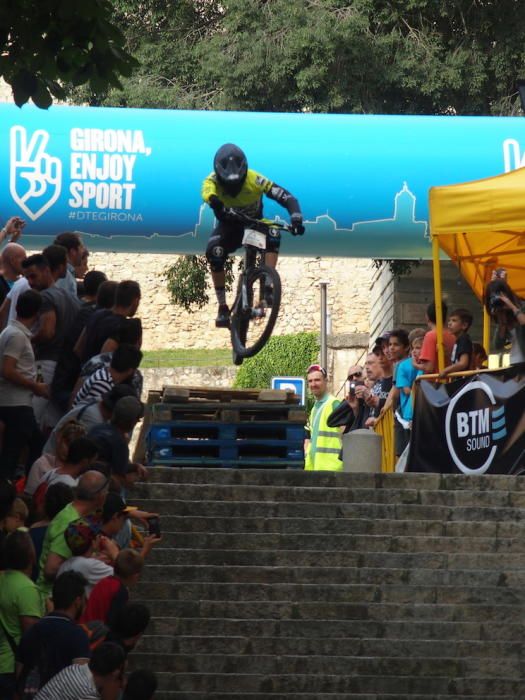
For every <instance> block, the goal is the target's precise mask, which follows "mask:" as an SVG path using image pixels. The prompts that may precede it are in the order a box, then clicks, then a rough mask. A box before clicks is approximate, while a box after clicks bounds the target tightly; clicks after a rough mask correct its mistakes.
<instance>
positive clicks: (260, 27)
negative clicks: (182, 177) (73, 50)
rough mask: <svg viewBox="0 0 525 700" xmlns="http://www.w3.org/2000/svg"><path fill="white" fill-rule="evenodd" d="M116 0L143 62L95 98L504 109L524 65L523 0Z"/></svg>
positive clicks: (406, 109) (145, 103)
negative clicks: (119, 85) (128, 76)
mask: <svg viewBox="0 0 525 700" xmlns="http://www.w3.org/2000/svg"><path fill="white" fill-rule="evenodd" d="M26 1H27V0H26ZM114 5H115V10H116V20H115V21H117V22H118V24H119V26H120V27H121V29H122V30H123V32H124V33H125V35H126V37H127V41H128V48H129V50H130V51H132V52H133V54H134V55H135V56H136V57H137V58H138V60H139V63H140V67H139V68H138V69H137V71H136V72H135V74H134V76H133V77H132V78H131V79H126V80H125V81H124V90H123V91H118V90H113V89H111V90H108V91H106V92H98V93H97V94H96V95H93V94H92V95H91V96H90V98H91V99H92V101H94V102H95V103H97V104H108V105H109V104H111V105H122V106H134V107H177V108H199V109H241V110H262V111H281V110H282V111H314V112H316V111H317V112H318V111H323V112H349V113H394V114H403V113H411V114H507V113H509V112H511V111H512V110H513V109H515V107H516V94H515V89H514V84H515V79H516V77H517V76H518V74H519V72H520V71H523V69H524V68H525V41H524V39H525V3H523V2H521V0H353V1H352V2H349V1H346V2H345V1H343V0H271V1H269V0H222V2H216V0H179V1H178V2H173V0H114ZM82 98H83V99H84V98H85V93H84V94H83V95H82Z"/></svg>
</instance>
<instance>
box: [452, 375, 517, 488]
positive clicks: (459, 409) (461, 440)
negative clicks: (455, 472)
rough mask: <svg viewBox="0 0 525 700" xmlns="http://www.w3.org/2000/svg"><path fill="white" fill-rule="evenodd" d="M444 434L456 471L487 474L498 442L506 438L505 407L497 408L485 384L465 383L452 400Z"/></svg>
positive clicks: (476, 382)
mask: <svg viewBox="0 0 525 700" xmlns="http://www.w3.org/2000/svg"><path fill="white" fill-rule="evenodd" d="M445 432H446V436H447V445H448V449H449V451H450V455H451V456H452V459H453V460H454V463H455V464H456V466H457V468H458V469H459V470H460V471H462V472H463V473H464V474H484V473H485V472H486V471H487V470H488V469H489V467H490V465H491V464H492V462H493V460H494V457H495V455H496V452H497V451H498V442H499V441H501V440H503V439H504V438H505V437H506V435H507V429H506V426H505V407H504V406H497V404H496V400H495V398H494V394H493V393H492V390H491V388H490V387H489V386H487V385H486V384H484V383H483V382H480V381H474V382H471V383H470V384H466V385H465V386H464V387H462V388H461V389H460V390H459V391H458V393H457V394H456V395H455V396H454V397H453V398H452V399H451V401H450V404H449V406H448V409H447V415H446V422H445Z"/></svg>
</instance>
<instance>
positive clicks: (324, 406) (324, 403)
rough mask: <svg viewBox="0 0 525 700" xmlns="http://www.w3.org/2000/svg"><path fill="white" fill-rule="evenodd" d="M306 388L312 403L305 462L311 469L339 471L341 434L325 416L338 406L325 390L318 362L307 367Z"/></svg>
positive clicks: (325, 375)
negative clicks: (329, 424) (330, 425)
mask: <svg viewBox="0 0 525 700" xmlns="http://www.w3.org/2000/svg"><path fill="white" fill-rule="evenodd" d="M307 382H308V388H309V389H310V391H311V393H312V394H313V396H314V398H315V403H314V405H313V408H312V410H311V411H310V416H309V418H308V423H307V425H306V442H305V466H304V468H305V469H307V470H312V471H342V470H343V463H342V461H341V459H340V458H339V454H340V452H341V435H340V432H339V429H338V428H330V427H329V426H328V423H327V421H328V417H329V416H330V415H331V413H332V412H333V411H334V410H335V409H336V408H337V407H338V406H339V403H340V402H339V400H338V399H336V398H335V396H332V394H330V393H329V392H328V375H327V372H326V370H325V369H324V367H321V365H311V366H310V367H309V368H308V371H307Z"/></svg>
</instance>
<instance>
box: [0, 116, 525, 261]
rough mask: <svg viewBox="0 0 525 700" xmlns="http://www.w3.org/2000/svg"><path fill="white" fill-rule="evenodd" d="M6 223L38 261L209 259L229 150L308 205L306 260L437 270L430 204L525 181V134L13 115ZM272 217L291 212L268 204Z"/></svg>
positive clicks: (1, 141)
mask: <svg viewBox="0 0 525 700" xmlns="http://www.w3.org/2000/svg"><path fill="white" fill-rule="evenodd" d="M0 126H1V129H0V134H1V137H0V192H1V193H2V202H1V210H0V213H1V215H2V216H3V217H4V218H6V217H7V216H9V215H15V214H16V215H19V216H22V217H23V218H25V219H26V220H27V222H28V224H27V227H26V232H25V234H24V238H25V241H26V245H27V246H28V247H31V246H33V247H35V248H40V247H42V246H43V245H45V244H46V243H48V242H49V241H50V240H51V239H52V237H54V236H55V235H56V234H57V233H60V232H62V231H67V230H76V231H79V232H81V233H82V234H83V235H84V237H85V240H86V243H87V245H88V247H90V248H91V249H92V250H116V251H119V250H122V251H137V252H168V253H202V252H203V251H204V250H205V247H206V241H207V238H208V236H209V234H210V232H211V230H212V228H213V224H214V219H213V214H212V212H211V210H210V209H209V207H207V206H205V205H203V203H202V200H201V197H200V188H201V183H202V180H203V179H204V178H205V177H206V176H207V175H208V174H209V173H210V172H211V170H212V162H213V156H214V153H215V151H216V150H217V148H218V147H219V146H220V145H221V144H223V143H225V142H233V143H236V144H238V145H239V146H240V147H241V148H243V150H244V151H245V152H246V154H247V156H248V159H249V164H250V167H252V168H253V169H254V170H257V171H258V172H260V173H262V174H264V175H265V176H266V177H268V178H269V179H271V180H273V181H275V182H277V183H278V184H280V185H282V186H283V187H286V188H287V189H289V190H290V191H291V192H293V194H294V195H295V196H296V197H297V198H298V199H299V201H300V203H301V206H302V209H303V213H304V216H305V219H306V221H307V223H306V235H305V236H304V237H303V238H296V239H294V238H292V237H291V236H285V237H284V240H283V245H282V252H283V253H284V254H288V255H298V256H351V257H385V258H429V257H430V244H429V238H428V224H427V218H428V201H427V200H428V190H429V188H430V187H432V186H434V185H448V184H452V183H458V182H464V181H466V180H473V179H477V178H484V177H489V176H493V175H497V174H499V173H502V172H505V171H509V170H511V169H514V168H517V167H521V165H522V164H523V163H524V162H525V161H524V160H523V158H524V157H523V152H522V148H524V147H525V120H524V119H523V118H497V117H397V116H394V117H392V116H363V115H319V114H259V113H238V112H192V111H167V110H138V109H105V108H104V109H103V108H94V107H58V106H54V107H51V108H50V109H49V110H48V111H42V110H39V109H37V108H35V107H31V106H29V105H26V106H24V107H23V108H22V109H18V108H17V107H15V106H11V105H1V106H0ZM265 215H266V216H269V217H271V218H273V217H274V216H282V217H283V218H284V220H287V215H286V212H285V211H284V210H283V209H281V208H280V207H278V206H277V205H275V204H274V203H273V202H270V201H269V200H267V203H266V205H265Z"/></svg>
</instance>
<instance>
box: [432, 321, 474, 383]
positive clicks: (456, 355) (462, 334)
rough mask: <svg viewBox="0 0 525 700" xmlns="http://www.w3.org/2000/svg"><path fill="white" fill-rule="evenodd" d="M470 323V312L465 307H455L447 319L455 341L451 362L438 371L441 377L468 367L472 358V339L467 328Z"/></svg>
mask: <svg viewBox="0 0 525 700" xmlns="http://www.w3.org/2000/svg"><path fill="white" fill-rule="evenodd" d="M471 325H472V314H471V313H470V311H467V309H456V310H455V311H453V312H452V313H451V314H450V318H449V319H448V329H449V331H450V332H451V333H452V335H453V336H454V337H455V339H456V342H455V344H454V347H453V348H452V354H451V356H450V362H451V364H450V365H448V367H445V369H444V370H443V371H442V372H440V374H439V376H440V378H441V379H444V378H445V377H448V375H449V374H452V373H453V372H465V371H466V370H468V369H470V361H471V358H472V340H471V339H470V336H469V334H468V330H469V328H470V326H471Z"/></svg>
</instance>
